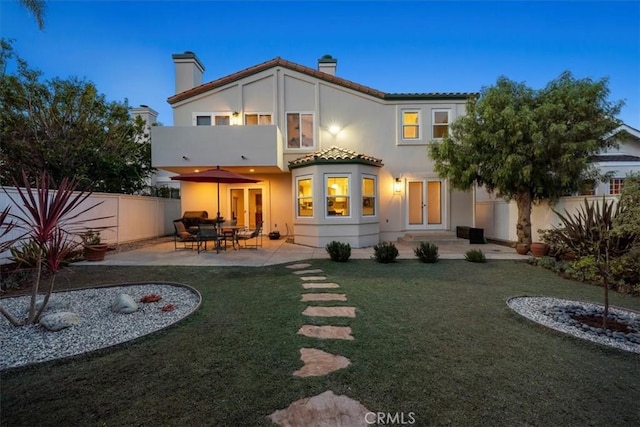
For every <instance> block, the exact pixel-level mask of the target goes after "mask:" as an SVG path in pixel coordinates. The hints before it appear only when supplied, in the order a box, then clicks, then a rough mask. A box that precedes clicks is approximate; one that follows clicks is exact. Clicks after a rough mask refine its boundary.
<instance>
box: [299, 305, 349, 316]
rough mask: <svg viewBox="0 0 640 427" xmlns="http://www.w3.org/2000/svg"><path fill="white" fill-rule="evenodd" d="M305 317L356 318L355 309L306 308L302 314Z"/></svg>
mask: <svg viewBox="0 0 640 427" xmlns="http://www.w3.org/2000/svg"><path fill="white" fill-rule="evenodd" d="M302 314H304V315H305V316H315V317H356V308H355V307H307V308H305V310H304V311H303V312H302Z"/></svg>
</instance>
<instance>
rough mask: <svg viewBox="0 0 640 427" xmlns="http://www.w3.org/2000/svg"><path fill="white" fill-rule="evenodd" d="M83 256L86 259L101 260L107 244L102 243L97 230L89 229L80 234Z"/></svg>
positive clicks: (107, 246)
mask: <svg viewBox="0 0 640 427" xmlns="http://www.w3.org/2000/svg"><path fill="white" fill-rule="evenodd" d="M82 246H83V247H84V258H85V259H86V260H87V261H103V260H104V255H105V254H106V253H107V249H109V245H107V244H106V243H102V240H101V238H100V232H99V231H93V230H89V231H87V232H86V233H84V234H82Z"/></svg>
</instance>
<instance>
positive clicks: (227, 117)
mask: <svg viewBox="0 0 640 427" xmlns="http://www.w3.org/2000/svg"><path fill="white" fill-rule="evenodd" d="M193 124H194V126H212V125H213V126H228V125H230V124H231V113H194V114H193Z"/></svg>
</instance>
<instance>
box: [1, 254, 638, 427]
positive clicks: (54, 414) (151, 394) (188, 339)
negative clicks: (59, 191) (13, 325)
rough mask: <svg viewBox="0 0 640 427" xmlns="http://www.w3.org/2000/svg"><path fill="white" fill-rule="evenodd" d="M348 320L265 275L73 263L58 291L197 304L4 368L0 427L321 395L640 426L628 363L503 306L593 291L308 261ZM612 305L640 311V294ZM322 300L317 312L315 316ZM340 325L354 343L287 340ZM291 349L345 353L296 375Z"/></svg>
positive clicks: (224, 419) (247, 422)
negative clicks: (181, 288) (332, 363)
mask: <svg viewBox="0 0 640 427" xmlns="http://www.w3.org/2000/svg"><path fill="white" fill-rule="evenodd" d="M312 263H313V268H322V269H323V270H324V271H325V272H326V273H327V274H328V279H329V280H330V281H333V282H337V283H339V284H340V286H341V288H340V289H339V290H336V291H340V292H344V293H346V294H347V298H348V301H347V302H346V303H345V302H341V303H338V302H333V303H325V304H326V305H336V304H341V305H353V306H355V307H357V317H356V318H355V319H343V320H340V321H336V320H327V319H319V318H318V319H305V316H302V315H301V312H302V311H303V310H304V308H305V306H306V304H305V303H302V302H300V294H301V292H302V286H301V280H300V279H299V278H298V277H297V276H295V275H293V274H292V273H291V271H290V270H288V269H286V268H284V267H283V266H274V267H266V268H246V267H243V268H239V267H238V268H236V267H227V268H213V267H212V268H204V267H203V268H194V267H160V268H158V267H94V266H88V267H74V268H73V269H72V270H71V272H70V273H68V274H65V277H64V278H61V280H60V282H59V283H60V286H59V289H62V288H73V287H76V286H86V285H88V284H98V283H119V282H132V281H154V280H156V281H174V282H176V281H177V282H182V283H186V284H189V285H192V286H194V287H195V288H197V289H198V290H199V291H200V292H201V293H202V296H203V304H202V307H201V309H200V310H199V311H198V312H197V313H196V314H195V315H194V316H192V317H191V318H189V319H187V320H186V321H184V322H182V323H180V324H179V325H177V326H175V327H173V328H170V329H169V330H167V331H164V332H161V333H159V334H156V335H153V336H151V337H146V338H143V339H141V340H139V341H136V342H133V343H129V344H126V345H123V346H120V347H118V348H116V349H111V350H106V351H103V352H99V353H97V354H92V355H88V356H83V357H79V358H74V359H70V360H64V361H56V362H51V363H45V364H41V365H37V366H35V367H32V368H25V369H20V370H13V371H9V372H3V373H2V383H1V386H2V401H1V404H2V406H1V408H2V414H1V416H0V418H1V419H2V425H6V426H35V425H43V426H44V425H52V426H54V425H55V426H62V425H64V426H75V425H78V426H80V425H81V426H102V425H106V426H123V425H127V426H129V425H175V426H185V425H194V426H195V425H198V426H200V425H220V426H259V425H270V423H269V422H268V421H267V420H266V418H265V417H266V416H267V415H268V414H270V413H271V412H273V411H274V410H276V409H282V408H285V407H286V406H288V405H289V404H290V403H291V402H293V401H294V400H297V399H299V398H301V397H310V396H314V395H317V394H320V393H322V392H323V391H326V390H329V389H330V390H333V391H334V392H335V393H336V394H345V395H347V396H349V397H351V398H353V399H356V400H358V401H360V402H361V403H362V404H364V405H365V406H366V407H367V408H368V409H370V410H372V411H381V412H391V413H396V412H404V413H408V412H413V413H415V415H414V416H415V418H416V424H415V425H421V426H423V425H459V426H475V425H491V426H513V425H540V426H551V425H554V426H569V425H571V426H573V425H576V426H577V425H579V426H585V425H596V426H602V425H611V426H613V425H615V426H621V425H630V426H637V425H640V409H639V406H638V402H640V357H639V355H637V354H631V353H626V352H623V351H620V350H615V349H610V348H607V347H603V346H599V345H597V344H594V343H591V342H585V341H581V340H578V339H576V338H572V337H570V336H565V335H563V334H560V333H557V332H554V331H550V330H548V329H545V328H544V327H542V326H539V325H537V324H534V323H531V322H529V321H527V320H526V319H523V318H521V317H520V316H518V315H517V314H515V313H513V312H512V311H510V309H509V308H508V307H507V306H506V304H505V300H506V298H508V297H509V296H514V295H523V294H527V295H545V296H555V297H561V298H574V299H581V300H590V301H596V302H599V301H601V299H602V297H601V295H602V290H601V289H600V288H597V287H592V286H587V285H582V284H579V283H576V282H572V281H568V280H564V279H561V278H559V277H557V276H556V275H554V274H553V273H551V272H550V271H548V270H545V269H542V268H538V267H533V266H530V265H528V264H526V263H523V262H515V261H489V262H488V263H487V264H472V263H468V262H465V261H448V260H443V261H440V262H439V263H437V264H422V263H419V262H418V261H415V260H402V261H400V262H398V263H396V264H388V265H382V264H376V263H374V262H372V261H368V260H359V261H350V262H348V263H345V264H342V263H334V262H331V261H328V260H318V261H313V262H312ZM611 300H612V304H614V305H618V306H623V307H628V308H632V309H636V310H640V299H638V298H632V297H629V296H626V295H620V294H614V295H612V296H611ZM320 304H322V303H317V305H320ZM309 322H311V323H314V324H336V325H350V326H351V327H352V328H353V335H354V337H355V341H338V340H335V341H334V340H324V341H323V340H317V339H311V338H306V337H303V336H299V335H297V334H296V331H297V330H298V328H299V327H300V326H302V325H303V324H304V323H309ZM301 347H315V348H319V349H322V350H325V351H328V352H332V353H336V354H341V355H343V356H346V357H348V358H349V359H350V360H351V362H352V366H350V367H349V368H347V369H344V370H341V371H338V372H335V373H333V374H330V375H328V376H325V377H316V378H306V379H301V378H295V377H293V376H292V375H291V374H292V372H293V371H295V370H296V369H298V368H299V367H301V366H302V363H301V361H300V359H299V355H300V354H299V349H300V348H301Z"/></svg>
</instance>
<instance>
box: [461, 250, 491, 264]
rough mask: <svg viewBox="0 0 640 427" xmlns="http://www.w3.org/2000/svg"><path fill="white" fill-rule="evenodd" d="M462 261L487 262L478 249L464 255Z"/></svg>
mask: <svg viewBox="0 0 640 427" xmlns="http://www.w3.org/2000/svg"><path fill="white" fill-rule="evenodd" d="M464 259H466V260H467V261H469V262H487V258H486V257H485V256H484V254H483V253H482V251H481V250H480V249H471V250H468V251H467V252H466V253H465V254H464Z"/></svg>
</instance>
